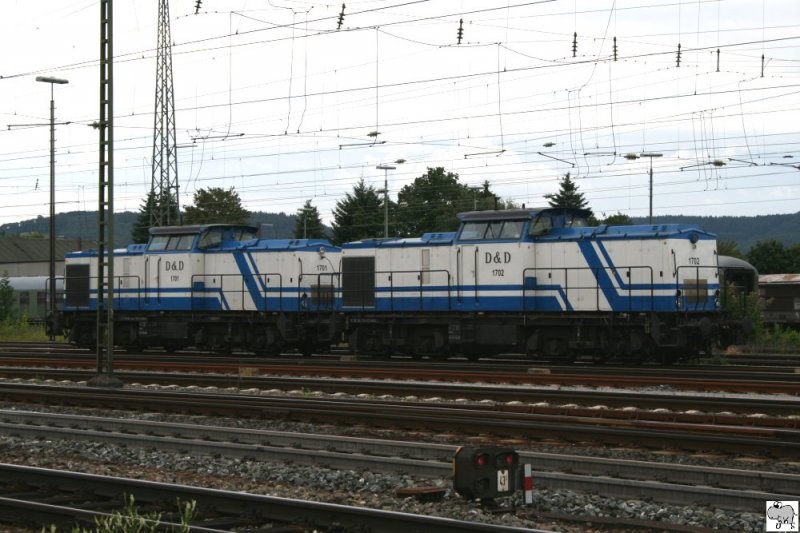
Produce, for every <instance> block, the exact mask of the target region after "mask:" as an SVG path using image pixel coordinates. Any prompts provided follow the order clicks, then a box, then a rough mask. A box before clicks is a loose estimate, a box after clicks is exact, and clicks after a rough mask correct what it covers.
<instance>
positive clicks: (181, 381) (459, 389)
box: [0, 367, 800, 426]
mask: <svg viewBox="0 0 800 533" xmlns="http://www.w3.org/2000/svg"><path fill="white" fill-rule="evenodd" d="M93 375H94V372H93V371H88V370H63V369H21V368H4V367H0V377H5V378H8V379H37V380H41V379H51V380H71V381H73V382H81V381H86V380H88V379H89V378H91V377H92V376H93ZM116 376H117V377H118V378H120V379H121V380H123V381H124V382H127V383H140V384H159V385H179V386H184V387H187V386H213V387H237V388H242V389H245V388H260V389H263V390H271V389H281V390H286V391H291V390H306V391H312V390H313V391H321V392H327V393H337V392H346V393H349V394H370V395H375V396H383V395H395V396H401V397H402V396H408V395H409V394H415V395H417V396H422V395H428V396H431V397H438V398H450V399H455V398H468V399H492V400H495V401H497V402H513V401H519V402H528V403H540V402H548V403H550V404H552V403H553V402H562V403H568V404H572V405H574V404H576V403H577V404H580V405H584V406H588V407H589V408H590V409H587V410H585V411H584V412H583V413H582V414H583V416H594V417H602V416H605V415H603V414H602V413H598V410H597V408H596V407H594V406H598V405H600V406H604V407H631V406H636V407H638V408H639V409H643V410H644V409H668V410H669V411H670V412H669V413H660V414H659V413H642V414H640V415H639V417H640V418H650V419H659V420H663V421H668V420H675V419H676V418H684V419H687V420H688V419H694V420H700V419H701V417H703V416H705V420H706V421H708V422H709V423H714V422H715V421H721V420H722V416H723V415H719V414H718V413H720V412H728V413H740V414H741V413H744V414H753V413H757V414H760V415H763V414H770V415H779V416H793V415H797V414H798V413H800V396H798V397H797V398H796V399H795V398H766V397H761V398H744V399H743V398H742V397H737V396H731V397H721V396H704V395H696V394H679V395H678V394H674V392H673V391H664V392H630V393H629V392H615V391H606V392H599V391H591V390H580V389H577V390H573V389H545V388H542V389H536V388H526V387H521V386H508V385H506V386H500V385H485V384H469V383H442V382H419V381H414V382H409V381H401V380H364V379H344V378H341V379H333V380H332V379H326V378H321V377H279V376H277V377H273V376H238V375H227V374H185V373H162V372H124V371H122V372H117V373H116ZM532 410H535V411H537V412H541V413H549V414H554V413H561V412H567V409H565V408H563V407H559V405H547V406H545V405H541V406H538V407H536V408H535V409H532ZM681 410H684V411H689V410H692V411H697V410H700V411H704V414H703V415H700V414H694V415H691V416H689V415H683V416H682V415H680V414H679V413H678V412H679V411H681ZM568 411H569V412H570V413H572V414H578V412H579V411H580V408H579V407H570V408H569V409H568ZM606 417H611V416H610V415H608V416H606ZM625 417H628V418H629V417H630V415H625ZM724 423H727V424H735V423H736V421H735V420H734V417H733V416H728V417H727V418H726V419H725V420H724ZM740 423H741V422H740ZM746 423H747V424H748V425H768V424H773V425H775V424H777V422H776V421H775V420H773V419H769V418H765V419H755V418H753V419H750V420H747V421H746ZM786 424H787V425H790V426H791V425H800V420H795V421H787V422H786Z"/></svg>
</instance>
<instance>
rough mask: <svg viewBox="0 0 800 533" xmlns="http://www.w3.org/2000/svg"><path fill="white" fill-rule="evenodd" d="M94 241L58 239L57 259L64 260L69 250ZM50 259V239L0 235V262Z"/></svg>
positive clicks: (30, 261) (56, 244)
mask: <svg viewBox="0 0 800 533" xmlns="http://www.w3.org/2000/svg"><path fill="white" fill-rule="evenodd" d="M91 244H92V243H91V242H90V241H86V240H83V239H56V241H55V248H56V250H55V252H56V260H57V261H63V260H64V255H65V254H66V253H67V252H72V251H75V250H80V249H81V248H85V247H88V246H90V245H91ZM49 260H50V239H47V238H44V239H32V238H25V237H18V236H15V235H11V236H7V237H0V264H10V263H39V262H45V261H49Z"/></svg>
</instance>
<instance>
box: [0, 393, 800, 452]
mask: <svg viewBox="0 0 800 533" xmlns="http://www.w3.org/2000/svg"><path fill="white" fill-rule="evenodd" d="M0 398H2V399H4V400H9V401H15V402H31V403H47V404H53V403H56V404H63V405H80V406H90V407H101V408H118V409H128V410H131V409H137V410H141V409H152V410H157V411H162V412H163V411H170V412H180V413H197V414H217V415H225V416H238V417H254V418H285V419H291V420H305V421H308V420H311V421H323V422H332V421H337V422H341V423H358V424H371V425H374V426H378V427H393V428H396V427H404V428H420V427H421V428H426V429H431V428H437V429H441V430H448V431H449V430H453V429H456V430H458V431H461V432H472V433H475V434H484V433H493V434H496V435H503V436H512V437H531V438H559V439H567V440H575V441H583V440H587V439H589V440H592V441H595V442H604V443H614V444H619V443H626V444H627V443H630V442H635V443H637V444H638V445H641V446H645V445H647V446H651V447H656V448H663V447H664V446H665V445H670V446H673V447H677V448H681V449H693V450H708V449H716V450H720V449H722V450H734V451H745V452H747V453H758V454H764V453H767V454H772V455H776V456H783V457H798V455H800V430H797V429H781V428H772V427H746V426H729V425H721V424H720V425H718V424H708V423H705V422H702V421H701V422H700V423H684V422H660V421H648V420H637V419H635V418H633V419H620V420H614V419H603V418H596V417H586V416H570V415H546V414H536V413H529V412H526V409H527V408H526V407H525V406H519V407H517V406H509V407H508V408H507V410H502V409H499V408H497V407H495V406H485V405H462V404H433V405H432V404H425V403H414V402H392V401H376V400H370V401H367V400H358V401H347V400H337V399H332V400H319V399H307V398H294V397H290V398H286V397H277V398H276V397H264V396H258V395H247V394H210V393H203V394H201V393H187V392H165V391H151V390H125V389H123V390H119V389H117V390H108V389H98V388H88V387H87V388H82V387H56V386H44V385H24V384H13V383H2V384H0Z"/></svg>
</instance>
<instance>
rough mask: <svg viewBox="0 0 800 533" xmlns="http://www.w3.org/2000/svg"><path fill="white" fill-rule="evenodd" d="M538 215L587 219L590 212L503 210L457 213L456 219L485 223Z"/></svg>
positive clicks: (573, 209) (549, 208)
mask: <svg viewBox="0 0 800 533" xmlns="http://www.w3.org/2000/svg"><path fill="white" fill-rule="evenodd" d="M540 213H549V214H556V215H563V214H567V213H569V214H573V215H578V216H580V217H584V218H588V217H589V215H590V214H591V211H589V210H588V209H577V208H573V207H545V208H535V209H534V208H531V209H503V210H497V211H467V212H466V213H459V214H458V219H459V220H460V221H461V222H474V221H480V222H485V221H489V220H529V219H534V218H536V217H537V216H538V215H539V214H540Z"/></svg>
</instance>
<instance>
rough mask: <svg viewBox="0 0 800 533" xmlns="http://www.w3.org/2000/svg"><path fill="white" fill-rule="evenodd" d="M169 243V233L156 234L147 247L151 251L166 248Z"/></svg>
mask: <svg viewBox="0 0 800 533" xmlns="http://www.w3.org/2000/svg"><path fill="white" fill-rule="evenodd" d="M167 243H169V235H156V236H154V237H153V238H152V239H150V245H149V246H148V247H147V249H148V250H149V251H151V252H158V251H160V250H166V249H167Z"/></svg>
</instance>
